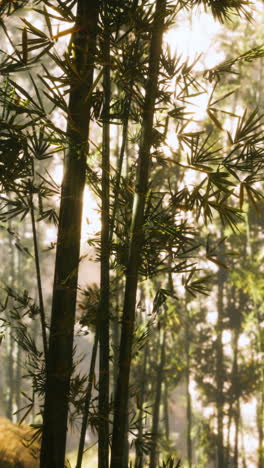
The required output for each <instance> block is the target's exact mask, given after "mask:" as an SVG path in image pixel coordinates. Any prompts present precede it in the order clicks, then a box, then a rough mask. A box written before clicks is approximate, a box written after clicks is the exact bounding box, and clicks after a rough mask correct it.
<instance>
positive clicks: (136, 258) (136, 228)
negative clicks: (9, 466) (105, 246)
mask: <svg viewBox="0 0 264 468" xmlns="http://www.w3.org/2000/svg"><path fill="white" fill-rule="evenodd" d="M165 9H166V0H157V1H156V8H155V18H154V24H153V32H152V39H151V46H150V55H149V72H148V80H147V85H146V94H145V102H144V109H143V119H142V138H141V143H140V150H139V156H138V174H137V182H136V188H135V197H134V206H133V214H132V223H131V237H130V246H129V257H128V266H127V271H126V288H125V298H124V308H123V317H122V332H121V343H120V357H119V375H118V380H117V388H116V395H115V407H114V424H113V437H112V456H111V468H125V466H124V463H125V462H124V456H125V439H126V421H127V412H128V398H129V395H128V394H129V373H130V366H131V352H132V343H133V333H134V323H135V305H136V293H137V282H138V273H139V266H140V261H141V249H142V244H143V239H144V232H143V225H144V208H145V198H146V193H147V190H148V181H149V164H150V149H151V144H152V132H153V120H154V111H155V100H156V96H157V90H158V76H159V62H160V54H161V48H162V34H163V27H164V16H165Z"/></svg>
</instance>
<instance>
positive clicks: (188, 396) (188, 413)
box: [185, 301, 192, 468]
mask: <svg viewBox="0 0 264 468" xmlns="http://www.w3.org/2000/svg"><path fill="white" fill-rule="evenodd" d="M185 310H186V320H185V358H186V403H187V404H186V419H187V458H188V468H192V435H191V432H192V399H191V393H190V329H189V310H188V305H187V301H186V307H185Z"/></svg>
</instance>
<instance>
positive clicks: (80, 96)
mask: <svg viewBox="0 0 264 468" xmlns="http://www.w3.org/2000/svg"><path fill="white" fill-rule="evenodd" d="M98 3H99V2H97V1H96V0H90V1H87V0H78V2H77V16H76V31H75V32H74V33H73V36H72V50H73V51H74V54H75V56H74V59H73V61H74V66H75V68H76V69H77V70H78V72H79V80H78V82H77V83H76V80H77V78H76V80H75V82H74V84H72V85H71V90H70V95H69V106H68V126H67V135H68V142H69V147H68V150H67V153H66V155H65V160H64V176H63V182H62V194H61V204H60V215H59V228H58V242H57V252H56V262H55V278H54V288H53V302H52V312H51V327H50V338H49V351H48V366H47V382H46V395H45V405H44V415H43V435H42V446H41V455H40V467H41V468H51V467H52V468H63V467H64V458H65V447H66V433H67V415H68V397H69V390H70V379H71V373H72V348H73V330H74V321H75V308H76V291H77V277H78V265H79V255H80V236H81V218H82V198H83V189H84V185H85V168H86V155H87V140H88V128H89V122H90V103H89V102H88V95H89V94H88V93H89V91H90V90H91V87H92V84H93V69H94V57H95V53H96V34H97V23H98V10H99V6H98Z"/></svg>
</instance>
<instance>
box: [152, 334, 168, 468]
mask: <svg viewBox="0 0 264 468" xmlns="http://www.w3.org/2000/svg"><path fill="white" fill-rule="evenodd" d="M160 345H161V350H160V362H159V366H158V371H157V377H156V379H157V381H156V391H155V403H154V407H153V420H152V430H151V432H152V445H151V452H150V464H149V468H156V466H157V464H158V461H159V460H158V458H159V455H158V437H159V416H160V402H161V389H162V380H163V369H164V366H165V350H166V331H163V338H162V343H160Z"/></svg>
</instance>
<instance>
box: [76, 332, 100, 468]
mask: <svg viewBox="0 0 264 468" xmlns="http://www.w3.org/2000/svg"><path fill="white" fill-rule="evenodd" d="M97 348H98V333H97V332H96V333H95V337H94V343H93V349H92V356H91V363H90V370H89V377H88V385H87V390H86V395H85V402H84V410H83V418H82V427H81V434H80V442H79V447H78V456H77V462H76V468H81V466H82V458H83V450H84V443H85V434H86V429H87V423H88V417H89V410H90V402H91V396H92V388H93V381H94V372H95V364H96V356H97Z"/></svg>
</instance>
